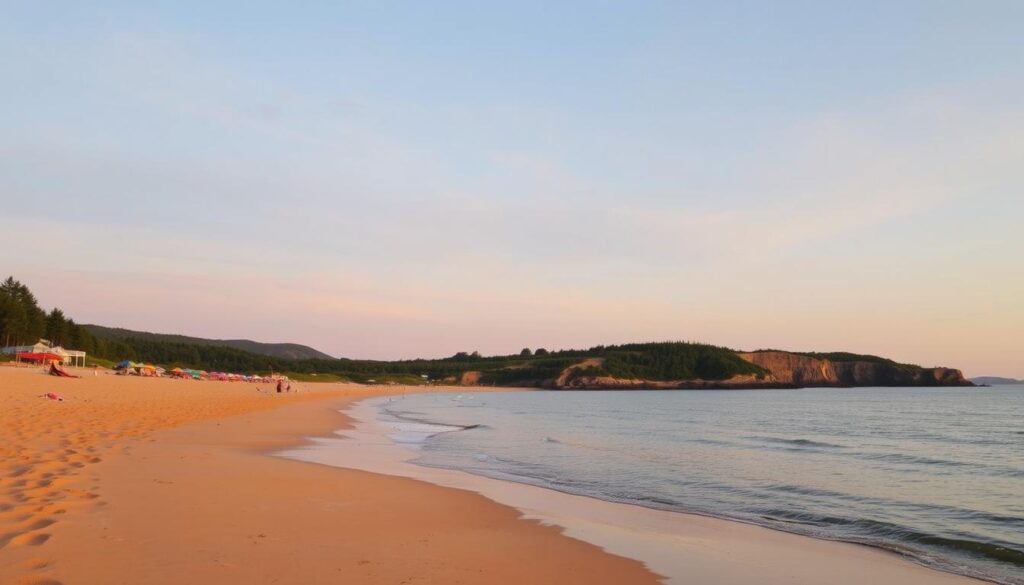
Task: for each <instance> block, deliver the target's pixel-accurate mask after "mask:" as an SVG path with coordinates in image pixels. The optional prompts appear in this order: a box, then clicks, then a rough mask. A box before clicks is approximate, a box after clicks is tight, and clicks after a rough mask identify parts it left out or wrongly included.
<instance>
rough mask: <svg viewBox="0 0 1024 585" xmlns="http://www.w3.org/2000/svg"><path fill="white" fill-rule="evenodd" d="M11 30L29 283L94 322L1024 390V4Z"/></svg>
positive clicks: (5, 149) (804, 6)
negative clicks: (662, 344)
mask: <svg viewBox="0 0 1024 585" xmlns="http://www.w3.org/2000/svg"><path fill="white" fill-rule="evenodd" d="M143 4H144V5H145V6H143ZM2 14H3V18H0V54H2V55H4V57H3V58H2V59H0V83H2V96H3V97H2V100H0V250H2V252H0V272H2V273H4V274H3V276H6V274H7V273H10V274H13V275H14V276H15V277H16V278H18V279H20V280H22V281H23V282H25V283H26V284H28V285H29V286H30V287H31V288H32V289H33V290H35V291H36V292H37V294H38V296H39V298H40V302H41V303H42V304H43V305H44V306H46V307H52V306H60V307H62V308H63V309H64V310H65V311H66V312H67V313H69V314H70V315H71V316H73V317H74V318H75V319H76V320H78V321H79V322H95V323H102V324H106V325H112V326H123V327H129V328H134V329H143V330H150V331H161V332H175V333H185V334H192V335H200V336H211V337H219V338H228V337H230V338H235V337H246V338H252V339H257V340H262V341H296V342H301V343H306V344H310V345H313V346H315V347H317V348H319V349H322V350H324V351H326V352H328V353H331V354H333V355H339V356H347V357H356V358H403V357H417V356H422V357H435V356H443V355H450V354H452V353H454V352H456V351H463V350H464V351H472V350H479V351H481V352H483V353H487V354H490V353H507V352H513V351H518V350H519V349H520V348H522V347H524V346H529V347H534V348H535V347H542V346H543V347H548V348H564V347H583V346H590V345H595V344H600V343H605V344H607V343H617V342H627V341H643V340H669V339H685V340H698V341H706V342H711V343H716V344H722V345H727V346H730V347H735V348H741V349H756V348H765V347H773V348H785V349H793V350H823V351H824V350H840V349H841V350H849V351H856V352H867V353H874V354H880V355H886V356H889V357H892V358H895V359H899V360H905V361H910V362H914V363H920V364H921V365H926V366H931V365H949V366H955V367H961V368H963V369H964V370H965V373H967V374H968V375H979V374H1001V375H1013V376H1020V377H1024V219H1022V218H1024V98H1022V96H1024V41H1022V39H1024V2H1019V1H1017V0H1009V1H1006V2H995V1H972V2H966V1H961V2H947V1H941V0H927V1H921V2H911V1H904V2H899V1H897V2H892V1H885V2H867V1H856V2H853V1H851V2H818V1H803V2H718V1H708V2H679V1H676V2H618V3H614V2H559V3H552V2H530V1H516V2H509V3H497V2H448V3H438V2H404V3H397V2H381V1H368V2H288V3H285V2H254V1H248V2H226V1H225V2H185V1H180V0H176V1H173V2H171V1H168V2H145V3H139V2H127V1H126V2H90V3H84V2H3V3H2Z"/></svg>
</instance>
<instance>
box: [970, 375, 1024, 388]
mask: <svg viewBox="0 0 1024 585" xmlns="http://www.w3.org/2000/svg"><path fill="white" fill-rule="evenodd" d="M971 382H974V383H975V384H987V385H989V386H1009V385H1011V384H1024V380H1015V379H1013V378H1002V377H1000V376H977V377H975V378H971Z"/></svg>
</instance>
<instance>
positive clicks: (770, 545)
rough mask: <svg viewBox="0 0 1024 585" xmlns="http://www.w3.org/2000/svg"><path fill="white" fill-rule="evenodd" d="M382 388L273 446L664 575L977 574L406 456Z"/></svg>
mask: <svg viewBox="0 0 1024 585" xmlns="http://www.w3.org/2000/svg"><path fill="white" fill-rule="evenodd" d="M388 400H389V398H388V397H374V398H369V399H364V400H361V401H358V402H355V403H353V404H352V405H350V406H349V408H347V409H346V410H344V411H343V412H344V414H346V415H348V416H349V417H351V418H352V420H353V428H351V429H346V430H342V431H338V432H337V433H336V434H337V435H338V437H331V438H323V437H319V438H311V439H310V441H311V443H310V444H308V445H305V446H302V447H297V448H293V449H288V450H285V451H281V452H278V453H275V454H274V455H275V456H279V457H286V458H289V459H295V460H299V461H306V462H310V463H319V464H322V465H330V466H333V467H342V468H348V469H358V470H361V471H368V472H371V473H380V474H385V475H392V476H398V477H407V478H411V479H417V480H421V481H426V482H429V483H432V484H435V485H439V486H442V487H449V488H456V489H463V490H469V491H473V492H476V493H478V494H481V495H483V496H484V497H486V498H488V499H490V500H493V501H495V502H497V503H499V504H504V505H507V506H511V507H513V508H516V509H518V510H519V511H520V512H521V513H522V514H523V516H524V517H525V518H527V519H531V520H536V521H539V522H541V523H543V524H546V525H554V526H558V527H560V528H562V529H563V531H564V533H565V534H566V535H567V536H570V537H572V538H576V539H578V540H582V541H584V542H588V543H591V544H594V545H596V546H598V547H600V548H602V549H603V550H605V551H607V552H609V553H612V554H615V555H619V556H623V557H627V558H631V559H636V560H639V561H641V562H643V563H644V564H646V565H647V567H648V568H649V569H650V570H651V571H653V572H655V573H657V574H659V575H663V576H664V577H665V580H666V582H667V583H680V584H681V583H691V584H692V583H699V584H713V583H721V584H730V585H732V584H742V583H751V584H753V583H757V584H758V585H771V584H776V583H777V584H780V585H781V584H783V583H785V584H787V585H794V584H797V585H803V584H806V585H820V584H822V583H831V584H843V585H847V584H849V585H859V584H861V583H865V582H875V583H894V584H895V583H900V584H901V585H902V584H910V583H921V584H925V583H927V584H929V585H932V584H937V585H944V584H967V583H983V581H978V580H975V579H970V578H968V577H961V576H958V575H953V574H949V573H943V572H940V571H936V570H933V569H929V568H926V567H923V566H920V565H917V564H915V563H913V562H911V561H909V560H907V559H905V558H902V557H900V556H898V555H896V554H894V553H889V552H886V551H882V550H877V549H873V548H870V547H866V546H860V545H855V544H849V543H842V542H834V541H828V540H821V539H816V538H812V537H808V536H801V535H796V534H790V533H787V532H780V531H777V530H771V529H769V528H764V527H761V526H756V525H753V524H745V523H742V522H735V521H730V520H724V519H719V518H712V517H707V516H700V515H696V514H685V513H679V512H668V511H661V510H653V509H650V508H644V507H642V506H636V505H630V504H621V503H615V502H607V501H604V500H600V499H597V498H591V497H586V496H577V495H572V494H567V493H563V492H559V491H556V490H551V489H547V488H542V487H537V486H532V485H527V484H521V483H516V482H513V481H504V480H498V479H491V478H488V477H483V476H478V475H473V474H470V473H466V472H462V471H456V470H451V469H439V468H433V467H424V466H420V465H416V464H414V463H410V461H411V460H412V459H415V458H416V456H417V452H416V451H415V449H414V448H412V447H409V446H403V445H400V444H396V443H395V441H394V440H392V439H391V437H390V436H391V435H393V434H394V433H396V431H398V429H397V428H396V427H393V426H391V425H389V424H388V423H385V422H383V421H380V420H379V419H378V414H379V407H380V406H382V405H383V404H384V403H386V402H387V401H388Z"/></svg>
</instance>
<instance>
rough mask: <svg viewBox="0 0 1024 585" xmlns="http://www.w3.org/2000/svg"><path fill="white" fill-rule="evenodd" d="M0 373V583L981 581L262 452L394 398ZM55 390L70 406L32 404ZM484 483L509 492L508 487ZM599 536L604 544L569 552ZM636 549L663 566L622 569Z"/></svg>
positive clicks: (767, 535) (721, 524) (348, 388)
mask: <svg viewBox="0 0 1024 585" xmlns="http://www.w3.org/2000/svg"><path fill="white" fill-rule="evenodd" d="M3 370H6V369H2V370H0V393H2V395H3V396H2V397H3V398H4V399H5V400H6V401H7V405H8V406H9V408H6V409H5V410H4V411H2V412H0V423H3V424H0V433H2V434H0V439H3V440H4V443H3V445H0V449H3V448H5V447H6V449H7V450H8V451H10V452H9V453H7V452H5V454H7V455H10V456H11V457H9V458H8V459H9V461H11V462H12V463H10V464H9V465H7V467H4V468H3V469H0V471H3V472H4V473H2V474H0V484H2V486H3V487H4V488H5V489H4V491H3V492H0V522H3V523H4V524H3V525H4V529H3V530H0V545H2V546H0V582H3V583H8V582H10V583H12V584H15V585H75V584H82V583H84V584H91V583H97V584H98V583H104V584H105V583H118V582H131V583H136V584H141V585H156V584H161V585H162V584H164V583H167V584H170V583H179V582H181V581H183V580H185V579H188V580H189V581H191V582H192V583H194V584H196V585H206V584H208V583H209V584H213V583H217V584H221V583H239V584H242V583H245V584H249V583H273V582H278V583H291V582H302V583H334V582H337V580H338V579H342V580H344V581H348V582H358V583H371V584H375V583H381V584H384V583H389V584H390V583H401V582H407V583H417V582H445V583H454V582H463V583H512V582H516V583H518V582H532V583H551V584H555V583H580V584H583V583H586V584H588V585H589V584H601V583H637V584H642V583H658V582H661V579H660V578H659V576H658V575H657V574H655V572H661V571H660V569H659V567H662V566H665V567H668V565H666V564H663V561H664V560H666V559H667V560H668V561H672V562H676V563H679V566H681V567H682V570H684V571H685V576H686V577H687V579H688V580H691V581H692V582H697V583H741V584H742V583H751V584H753V583H758V584H761V583H767V584H772V583H783V582H785V583H794V582H795V583H799V582H800V581H799V580H795V579H794V578H793V574H794V573H797V574H798V575H803V576H805V577H806V579H805V580H804V582H807V583H811V582H813V583H822V582H830V583H859V582H863V581H864V580H865V579H871V580H874V581H875V582H879V583H887V582H888V583H922V584H923V583H950V584H952V583H964V584H966V583H980V581H976V580H973V579H968V578H961V577H957V576H955V575H952V574H947V573H940V572H937V571H934V570H930V569H926V568H924V567H921V566H919V565H916V564H913V563H911V562H910V561H907V560H904V559H901V558H899V557H896V555H894V554H891V553H885V552H882V551H878V550H875V549H869V548H867V547H863V546H858V545H852V544H845V543H837V542H832V541H824V540H817V539H813V538H810V537H802V536H796V535H791V534H788V533H782V532H778V531H774V530H770V529H767V528H760V527H756V526H753V525H746V524H742V523H737V522H731V521H728V520H721V519H714V518H710V517H703V516H694V517H693V518H689V519H688V521H687V526H686V528H687V530H686V531H685V532H684V533H682V534H671V535H670V536H671V538H668V539H666V538H664V533H665V532H666V531H668V532H671V530H670V529H674V528H675V525H674V524H673V525H672V526H670V527H668V528H664V527H662V525H659V524H658V522H662V521H663V519H664V516H663V515H665V514H675V513H669V512H659V511H656V510H651V509H647V508H638V507H636V506H628V505H625V504H618V505H616V506H618V508H616V509H617V510H619V511H620V512H619V513H620V514H625V516H622V517H620V518H618V519H615V518H612V519H611V520H612V521H607V519H606V520H605V521H591V524H589V525H586V526H583V525H582V524H580V523H579V522H566V524H569V525H571V526H573V528H561V527H560V524H559V523H558V522H553V521H549V520H548V519H545V518H544V517H543V516H542V515H540V514H537V515H536V516H534V514H533V513H532V512H530V513H525V514H524V513H523V512H521V511H520V510H523V509H525V510H543V509H544V508H545V506H549V505H550V504H551V502H552V501H553V497H555V498H557V497H559V496H561V497H562V498H570V499H576V500H586V502H584V505H585V506H589V507H590V508H595V507H596V508H599V509H602V510H607V506H608V505H610V504H609V503H607V502H603V501H601V500H594V499H593V498H585V497H584V496H571V495H569V494H563V493H561V492H553V491H552V490H546V489H543V488H534V489H535V490H539V491H540V492H541V493H540V495H539V496H538V498H539V500H538V502H536V503H530V502H526V503H525V504H524V503H523V502H512V503H513V504H515V503H518V504H519V505H518V506H516V505H510V504H509V503H501V502H500V500H499V501H497V502H496V501H495V500H496V499H495V498H492V497H491V495H490V494H488V495H481V493H482V492H479V490H478V491H474V490H472V489H467V488H466V487H459V486H455V487H440V486H438V485H434V484H432V483H429V482H428V481H424V480H422V479H411V478H404V477H395V476H392V475H387V474H382V473H381V472H380V471H379V470H378V471H372V472H368V471H361V470H358V469H350V468H338V467H331V466H326V465H308V464H305V462H300V461H295V460H291V459H285V458H282V457H277V456H268V455H267V453H275V452H278V451H281V450H285V449H302V447H303V446H307V447H308V446H310V445H315V444H316V441H317V440H325V439H326V440H348V439H338V438H337V432H338V430H339V429H345V428H348V427H353V428H354V427H355V426H356V425H357V424H358V422H357V420H356V419H354V418H351V417H349V416H348V415H346V414H344V413H343V412H341V409H344V408H347V407H350V406H353V405H354V404H355V403H357V402H360V401H365V399H367V398H382V397H386V396H388V395H395V393H398V392H401V391H403V388H401V387H389V388H380V387H366V386H358V385H345V384H322V385H321V384H308V385H302V386H303V387H304V390H303V392H301V393H299V394H292V395H288V394H281V395H279V394H273V393H266V392H263V393H257V392H255V386H254V385H249V384H230V383H210V382H190V381H171V380H153V379H137V378H122V377H115V376H99V377H95V378H94V377H92V376H87V377H85V378H82V379H79V380H61V379H54V378H51V377H48V376H44V375H42V374H39V373H38V372H35V371H32V370H23V369H20V368H19V369H14V368H12V369H10V370H7V371H6V372H5V371H3ZM8 372H14V373H8ZM54 389H56V390H58V391H60V392H61V393H62V394H63V395H64V396H65V397H66V398H67V401H65V402H59V403H58V402H53V401H47V400H44V399H41V398H40V397H39V394H40V393H41V392H42V391H49V390H54ZM481 390H483V389H475V388H474V389H467V388H458V387H448V388H436V387H430V388H419V387H417V388H409V389H407V390H406V391H409V392H423V391H434V392H437V391H447V392H461V393H468V392H474V393H475V392H480V391H481ZM494 390H495V391H508V389H504V388H503V389H494ZM484 391H486V390H484ZM383 393H387V394H383ZM388 443H390V441H388ZM349 446H351V445H349ZM12 449H13V451H11V450H12ZM346 451H352V449H346ZM407 465H409V466H411V467H415V468H416V469H418V470H423V469H430V468H422V467H419V466H414V465H412V464H407ZM12 472H15V473H17V475H16V476H15V475H13V474H12ZM466 475H468V474H466ZM469 477H473V478H478V477H479V476H469ZM490 481H492V482H496V483H499V484H501V486H502V489H503V490H507V491H510V492H513V493H520V492H521V489H520V488H521V487H522V486H523V484H517V483H513V482H508V481H499V480H490ZM509 486H511V488H510V487H509ZM527 487H531V486H527ZM560 501H561V500H560ZM594 502H597V505H596V506H595V504H594ZM578 505H580V504H578V503H574V504H573V506H578ZM566 509H567V510H570V509H573V507H572V506H569V507H567V508H566ZM588 509H589V508H588ZM613 516H614V514H613ZM638 518H639V519H640V520H642V521H643V522H647V523H651V524H652V526H653V528H654V529H655V530H653V532H652V531H648V533H647V535H646V536H645V535H644V534H643V533H640V532H636V531H634V532H636V534H634V535H633V536H634V539H633V540H632V541H629V542H626V541H623V540H622V539H621V537H622V534H623V531H622V530H621V528H615V525H616V523H617V524H618V525H619V526H623V525H626V526H629V525H634V526H635V525H636V522H637V519H638ZM562 520H564V519H562ZM599 520H600V519H599ZM8 526H10V527H12V528H13V529H9V528H8ZM581 526H582V528H581ZM659 531H660V532H659ZM627 532H628V531H627ZM601 533H603V534H604V538H605V539H606V540H607V541H608V542H609V543H610V544H609V546H603V545H602V546H598V545H596V544H592V543H590V542H586V541H585V540H586V539H593V537H594V534H601ZM652 534H653V536H652ZM601 542H604V541H601ZM623 543H625V544H623ZM666 543H668V544H669V545H670V546H669V547H668V548H667V549H666V548H664V547H665V545H666ZM787 543H788V544H787ZM631 547H632V548H631ZM659 547H662V548H660V549H659ZM651 551H662V552H663V554H664V556H666V559H663V560H662V561H658V560H655V562H654V563H649V564H648V565H645V564H644V563H643V562H641V560H636V559H645V558H646V557H648V556H650V555H651ZM883 557H884V558H883ZM895 565H898V567H897V568H894V566H895ZM669 568H671V567H669ZM673 570H675V569H673ZM839 573H842V574H839ZM854 576H856V577H855V578H854Z"/></svg>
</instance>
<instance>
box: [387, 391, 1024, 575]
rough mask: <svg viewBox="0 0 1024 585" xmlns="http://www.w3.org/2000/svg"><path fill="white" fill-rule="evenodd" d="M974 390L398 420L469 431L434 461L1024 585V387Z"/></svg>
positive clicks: (573, 406) (452, 409)
mask: <svg viewBox="0 0 1024 585" xmlns="http://www.w3.org/2000/svg"><path fill="white" fill-rule="evenodd" d="M976 392H977V390H974V389H955V390H954V389H943V390H938V391H936V390H931V391H929V390H922V389H899V390H898V391H894V390H893V389H859V390H852V391H851V390H839V391H831V390H815V391H814V392H813V393H810V392H808V391H793V392H792V393H791V394H789V393H787V392H785V391H780V392H772V393H758V392H756V391H754V392H744V391H738V392H730V393H714V392H685V393H657V392H654V393H644V392H626V393H617V392H603V393H523V394H507V395H506V394H495V395H488V398H487V400H486V402H485V401H483V400H481V401H479V402H478V403H477V404H475V405H474V406H479V408H474V409H473V410H472V411H464V410H460V409H459V403H458V402H455V401H452V400H451V399H439V398H432V397H428V396H426V395H424V396H418V397H415V398H407V399H406V401H405V403H404V404H403V405H402V408H401V409H397V408H395V409H394V410H395V412H392V413H390V414H388V415H387V416H389V417H391V416H393V417H396V419H395V420H396V422H397V423H401V422H402V419H401V418H397V417H403V418H404V419H405V421H404V422H409V421H410V420H412V421H413V422H419V423H428V424H432V425H437V427H435V428H440V427H444V428H449V429H456V430H459V431H466V430H468V431H469V432H442V433H436V434H433V435H431V436H430V437H428V438H426V439H424V442H423V449H422V452H421V455H420V457H419V459H418V460H417V463H420V464H422V465H427V466H431V467H444V468H450V469H459V470H462V471H468V472H470V473H476V474H480V475H485V476H488V477H493V478H497V479H505V480H512V481H518V482H522V483H528V484H531V485H537V486H541V487H547V488H550V489H555V490H558V491H563V492H568V493H574V494H579V495H586V496H591V497H597V498H601V499H605V500H610V501H615V502H622V503H631V504H636V505H641V506H646V507H650V508H657V509H663V510H674V511H683V512H690V513H698V514H704V515H709V516H715V517H721V518H729V519H734V520H740V521H744V522H750V523H756V524H761V525H764V526H768V527H771V528H776V529H780V530H786V531H790V532H796V533H800V534H805V535H809V536H815V537H819V538H826V539H831V540H844V541H849V542H855V543H859V544H865V545H869V546H875V547H879V548H884V549H886V550H891V551H894V552H898V553H900V554H902V555H905V556H907V557H908V558H912V559H914V560H916V561H917V562H919V563H921V564H924V565H927V566H931V567H935V568H939V569H942V570H946V571H952V572H957V573H961V574H965V575H970V576H974V577H980V578H984V579H988V580H991V581H995V582H999V583H1007V584H1012V585H1024V577H1022V575H1024V502H1022V501H1021V500H1020V496H1019V495H1020V494H1021V493H1024V481H1021V480H1022V478H1024V459H1022V458H1021V457H1020V455H1019V453H1020V450H1019V449H1020V434H1021V433H1022V432H1020V431H1016V430H1015V429H1013V428H1012V427H1014V426H1018V421H1019V420H1020V419H1019V417H1020V416H1021V415H1024V399H1022V397H1024V389H1022V392H1021V393H1019V394H1012V393H1006V392H1004V393H1002V394H998V395H993V394H984V395H980V397H979V395H978V394H976ZM737 396H742V397H743V400H736V397H737ZM986 398H988V399H989V400H986ZM881 403H886V406H885V407H884V408H883V407H880V406H879V404H881ZM890 403H891V404H890ZM950 403H953V404H955V405H956V408H949V406H950ZM865 404H867V405H868V406H869V407H868V408H865V407H864V405H865ZM964 405H967V406H964ZM958 409H959V411H961V412H962V411H964V410H970V411H971V413H972V415H971V416H970V417H966V418H965V417H963V416H962V415H954V414H952V413H955V412H958ZM469 417H471V418H469ZM438 421H444V422H442V423H439V422H438ZM965 421H967V422H965ZM475 425H479V426H475ZM1007 427H1010V428H1009V429H1008V428H1007ZM1018 462H1019V464H1018ZM837 512H841V513H838V514H837Z"/></svg>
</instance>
